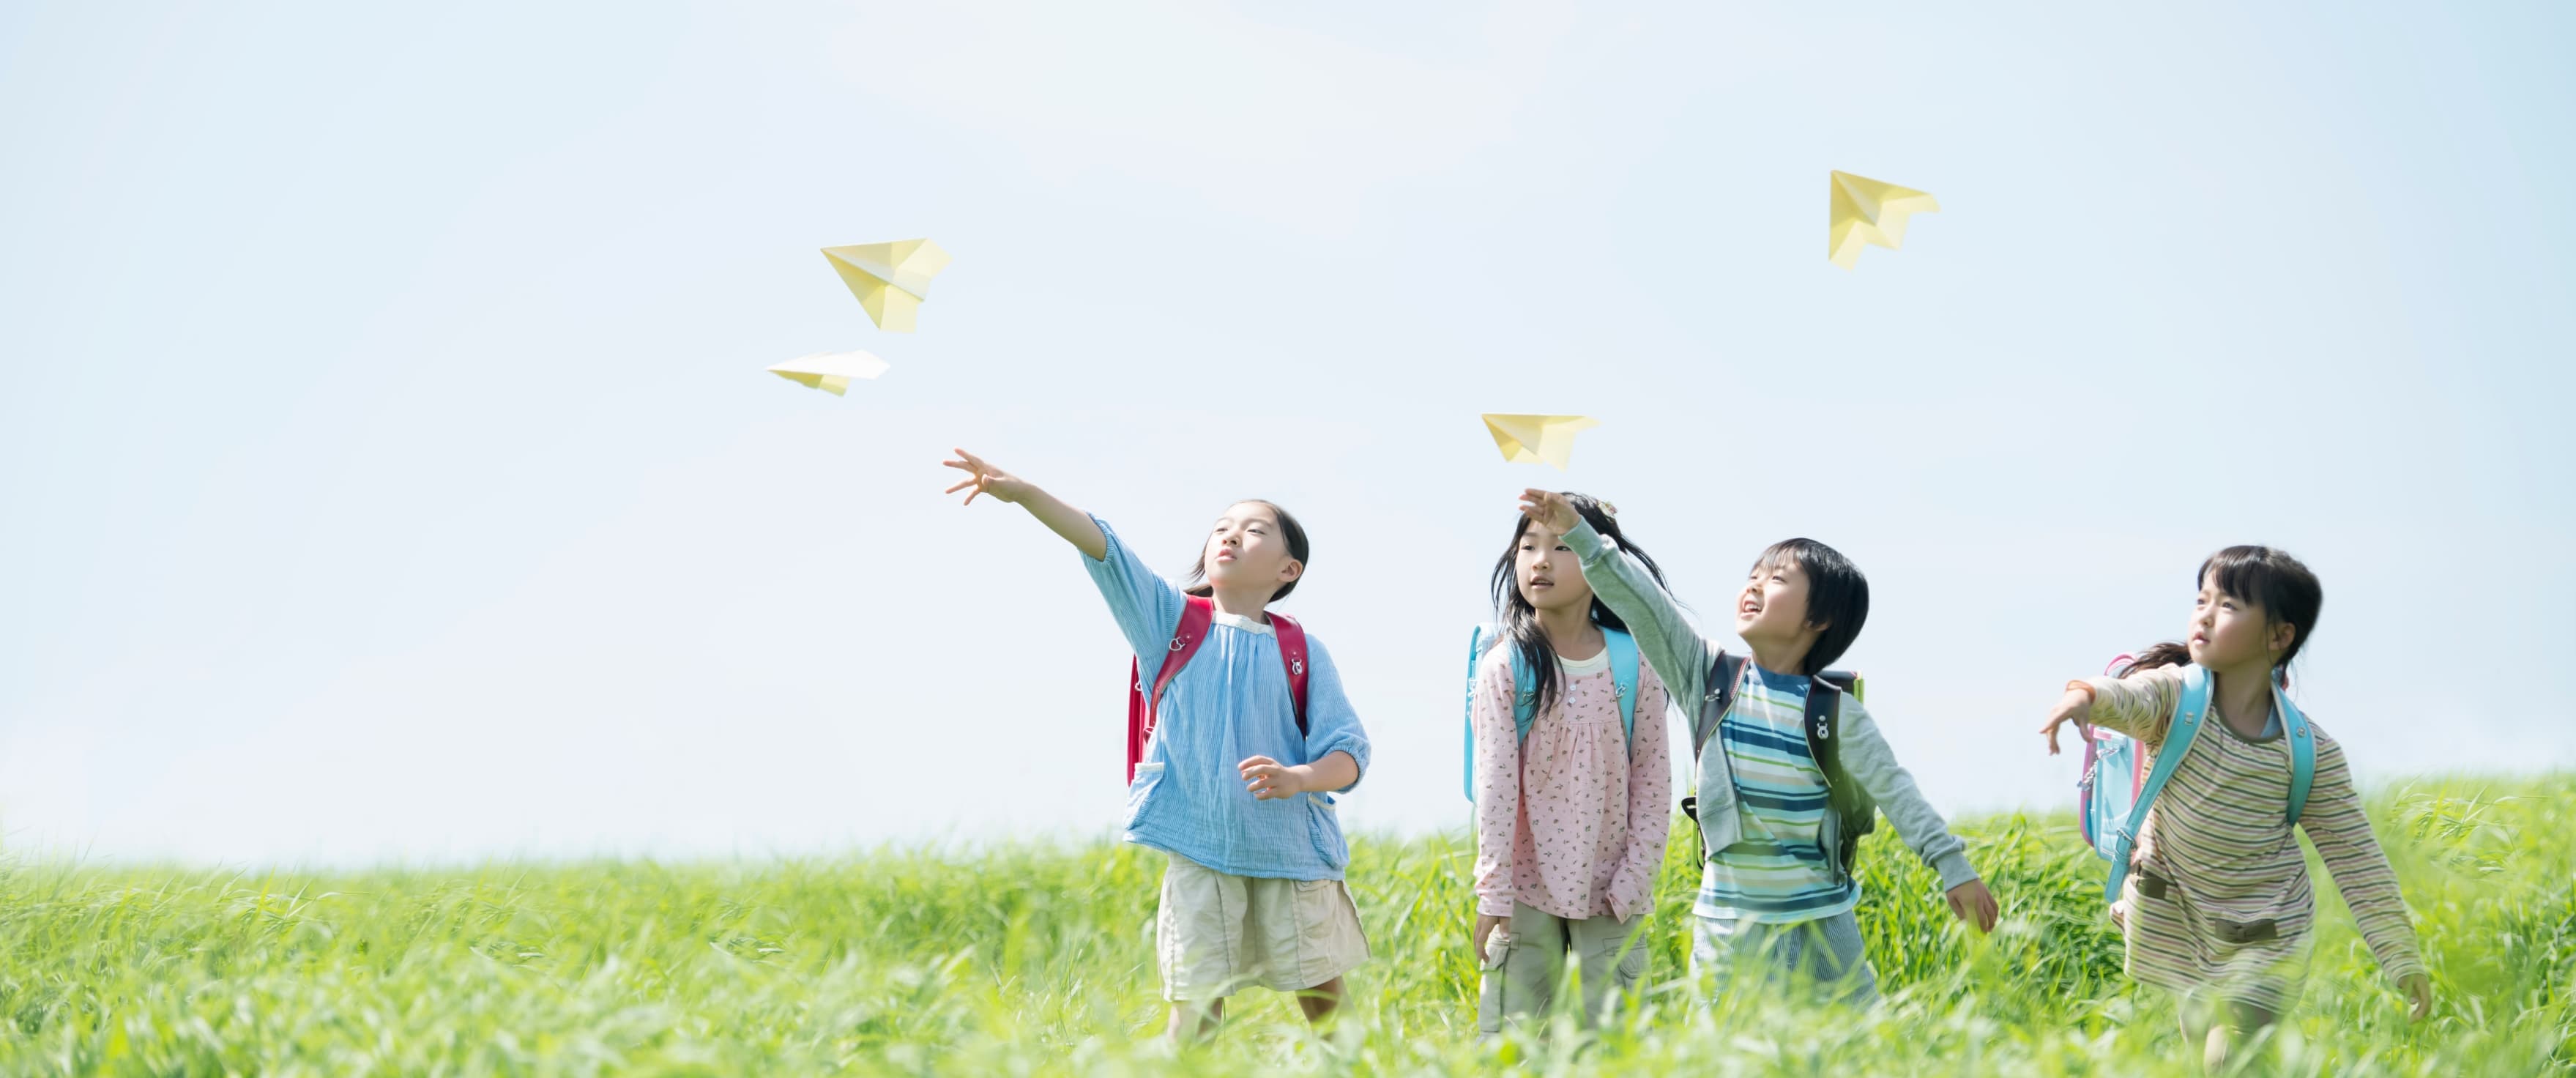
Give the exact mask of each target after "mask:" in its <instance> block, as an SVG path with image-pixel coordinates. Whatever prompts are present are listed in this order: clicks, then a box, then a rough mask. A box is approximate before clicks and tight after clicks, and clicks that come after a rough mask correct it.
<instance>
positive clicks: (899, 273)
mask: <svg viewBox="0 0 2576 1078" xmlns="http://www.w3.org/2000/svg"><path fill="white" fill-rule="evenodd" d="M823 257H824V258H825V259H826V260H828V261H830V262H831V263H832V272H834V273H838V274H840V275H841V282H842V283H844V284H847V285H849V286H850V294H851V295H854V296H857V297H859V306H861V307H865V308H867V309H868V317H869V318H870V319H872V320H874V321H875V322H876V324H877V328H878V329H882V330H885V331H887V332H890V333H910V332H912V319H913V316H914V315H916V314H918V313H920V311H921V299H922V293H925V292H928V291H930V279H931V278H933V277H937V276H939V271H941V270H944V269H947V268H948V252H946V251H942V250H940V249H939V245H938V244H936V243H932V242H930V241H929V240H896V241H895V242H893V243H861V244H855V245H852V246H849V247H826V248H823Z"/></svg>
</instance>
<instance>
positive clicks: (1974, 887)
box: [1949, 880, 2003, 932]
mask: <svg viewBox="0 0 2576 1078" xmlns="http://www.w3.org/2000/svg"><path fill="white" fill-rule="evenodd" d="M1949 897H1950V915H1951V916H1953V917H1956V918H1958V919H1960V920H1961V921H1965V922H1967V923H1969V924H1972V925H1975V926H1977V931H1979V932H1992V931H1994V930H1995V918H1996V917H1998V916H2001V915H2002V913H2003V910H2002V909H2001V908H1999V907H1997V906H1996V905H1995V894H1994V892H1992V891H1989V890H1986V881H1984V880H1969V881H1968V882H1966V883H1963V884H1960V885H1958V886H1957V887H1953V888H1951V889H1950V896H1949Z"/></svg>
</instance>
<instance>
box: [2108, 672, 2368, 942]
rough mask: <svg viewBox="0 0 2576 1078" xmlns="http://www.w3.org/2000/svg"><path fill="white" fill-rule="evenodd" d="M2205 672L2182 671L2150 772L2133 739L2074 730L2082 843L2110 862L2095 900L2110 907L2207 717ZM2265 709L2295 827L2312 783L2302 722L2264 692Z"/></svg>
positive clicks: (2293, 708)
mask: <svg viewBox="0 0 2576 1078" xmlns="http://www.w3.org/2000/svg"><path fill="white" fill-rule="evenodd" d="M2130 662H2131V659H2130V657H2129V656H2126V655H2122V656H2120V657H2119V658H2117V659H2113V660H2111V665H2110V667H2109V668H2107V669H2105V670H2104V671H2103V672H2104V673H2107V674H2112V675H2114V676H2118V675H2120V674H2124V673H2126V672H2127V670H2128V667H2129V664H2130ZM2209 685H2210V678H2209V671H2208V669H2207V668H2205V667H2202V666H2201V665H2200V664H2198V663H2193V664H2191V665H2189V666H2185V667H2183V669H2182V698H2181V700H2179V701H2177V702H2176V703H2175V705H2174V715H2173V723H2172V725H2171V726H2170V727H2169V728H2168V729H2167V730H2166V731H2165V741H2164V746H2163V748H2161V749H2160V750H2158V751H2157V752H2156V762H2155V766H2154V767H2153V768H2149V767H2147V765H2146V747H2145V746H2143V745H2141V744H2139V743H2138V741H2137V739H2135V738H2132V737H2128V736H2126V735H2124V734H2116V733H2113V732H2111V731H2109V730H2101V729H2096V728H2094V727H2093V726H2092V725H2090V724H2088V723H2082V722H2079V723H2076V724H2075V726H2076V731H2077V732H2078V733H2079V734H2080V735H2081V736H2082V737H2083V738H2084V779H2083V782H2082V784H2081V785H2080V786H2079V787H2078V790H2079V798H2078V800H2079V804H2080V805H2081V815H2082V816H2083V819H2084V839H2085V841H2087V842H2090V843H2092V845H2093V852H2095V853H2097V854H2100V855H2101V856H2102V857H2103V859H2105V860H2107V861H2109V862H2111V876H2110V879H2109V880H2108V881H2107V882H2105V883H2104V885H2103V888H2102V892H2103V895H2104V897H2106V898H2107V899H2109V900H2110V901H2113V902H2117V901H2119V900H2120V885H2121V884H2122V883H2123V882H2125V881H2126V880H2127V879H2128V878H2129V867H2130V866H2129V862H2130V860H2131V859H2132V858H2133V857H2135V856H2136V855H2137V846H2138V831H2139V829H2140V828H2143V827H2145V826H2146V823H2147V809H2148V808H2150V807H2152V806H2153V805H2154V804H2155V801H2156V795H2157V794H2158V793H2161V792H2163V790H2164V788H2165V780H2167V779H2170V778H2172V777H2173V772H2174V768H2175V767H2177V766H2179V765H2180V764H2181V763H2182V758H2183V756H2184V755H2186V754H2188V753H2189V752H2190V751H2191V743H2192V740H2193V739H2194V738H2195V737H2197V736H2198V735H2199V734H2200V727H2201V721H2202V720H2203V719H2205V718H2207V717H2208V714H2209ZM2272 701H2273V704H2274V706H2275V707H2276V708H2277V709H2278V710H2279V712H2280V715H2281V729H2282V733H2283V734H2284V735H2286V736H2287V737H2288V738H2289V742H2290V806H2289V822H2290V823H2291V825H2293V826H2296V825H2297V824H2298V822H2299V814H2300V812H2301V811H2302V810H2304V809H2306V808H2307V806H2308V787H2309V785H2310V784H2311V783H2312V782H2313V781H2314V780H2315V778H2316V770H2317V743H2316V738H2314V737H2312V736H2310V734H2309V732H2308V719H2307V716H2305V715H2302V714H2300V713H2299V708H2298V706H2297V705H2295V704H2293V703H2291V702H2290V697H2289V694H2288V693H2284V692H2282V691H2280V690H2279V689H2278V688H2275V689H2273V690H2272Z"/></svg>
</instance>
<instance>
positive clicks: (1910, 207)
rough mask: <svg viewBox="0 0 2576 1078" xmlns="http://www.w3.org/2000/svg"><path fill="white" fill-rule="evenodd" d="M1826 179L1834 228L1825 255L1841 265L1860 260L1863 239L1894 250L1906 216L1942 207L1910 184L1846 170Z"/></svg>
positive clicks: (1901, 236) (1849, 265)
mask: <svg viewBox="0 0 2576 1078" xmlns="http://www.w3.org/2000/svg"><path fill="white" fill-rule="evenodd" d="M1828 183H1829V185H1830V186H1831V187H1832V189H1833V208H1832V211H1831V219H1832V222H1833V232H1832V235H1831V237H1830V240H1831V242H1830V243H1829V244H1828V245H1827V246H1826V248H1825V257H1827V258H1830V259H1832V260H1833V263H1834V265H1837V266H1841V267H1842V268H1844V269H1850V268H1852V266H1853V265H1854V264H1856V263H1858V262H1859V261H1860V245H1861V244H1862V243H1875V244H1877V245H1879V246H1881V247H1885V248H1887V249H1888V250H1891V251H1893V250H1895V249H1896V248H1897V245H1899V244H1902V243H1904V242H1905V219H1906V218H1908V217H1912V216H1913V215H1915V214H1917V213H1932V212H1934V211H1936V210H1939V209H1940V208H1941V204H1940V203H1938V202H1935V201H1933V200H1932V196H1930V195H1927V194H1924V193H1923V192H1921V191H1917V190H1915V189H1913V188H1911V187H1898V186H1896V185H1895V184H1892V183H1880V182H1879V181H1877V180H1872V179H1867V178H1864V177H1860V176H1854V175H1852V174H1851V173H1848V172H1836V173H1834V174H1833V177H1832V179H1831V180H1830V181H1828Z"/></svg>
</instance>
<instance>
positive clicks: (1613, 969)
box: [1476, 903, 1646, 1034]
mask: <svg viewBox="0 0 2576 1078" xmlns="http://www.w3.org/2000/svg"><path fill="white" fill-rule="evenodd" d="M1644 922H1645V915H1644V914H1642V913H1640V914H1638V915H1637V916H1635V917H1631V918H1629V919H1627V920H1625V921H1621V920H1617V919H1615V918H1610V917H1594V918H1590V919H1588V920H1580V921H1577V920H1569V919H1566V918H1563V917H1559V916H1557V915H1555V914H1552V913H1548V912H1545V911H1543V910H1534V909H1531V908H1529V907H1528V906H1525V905H1521V904H1519V903H1514V904H1513V905H1512V919H1511V920H1510V921H1509V922H1508V923H1506V924H1504V925H1503V926H1502V927H1501V928H1497V929H1495V930H1494V934H1493V935H1492V936H1491V937H1489V938H1488V940H1487V942H1486V944H1485V972H1484V977H1483V978H1482V980H1483V983H1482V984H1481V985H1480V986H1479V988H1480V991H1479V993H1478V994H1479V999H1478V1000H1477V1004H1476V1028H1477V1030H1478V1031H1480V1032H1483V1033H1487V1034H1496V1033H1501V1032H1502V1031H1503V1026H1504V1025H1505V1024H1506V1023H1509V1024H1511V1025H1513V1026H1523V1025H1535V1024H1538V1023H1542V1022H1545V1021H1546V1019H1547V1014H1548V1011H1549V1010H1550V1009H1551V1008H1553V1007H1554V1006H1555V1004H1556V995H1557V986H1558V985H1560V984H1562V983H1563V982H1564V980H1565V964H1566V963H1565V960H1566V956H1567V955H1569V954H1570V955H1573V956H1574V959H1575V962H1576V968H1577V972H1578V975H1579V976H1580V978H1581V984H1582V994H1583V1009H1582V1011H1581V1012H1579V1013H1578V1014H1576V1016H1575V1021H1577V1022H1579V1023H1581V1024H1582V1025H1583V1026H1584V1027H1585V1028H1587V1029H1588V1028H1590V1027H1591V1026H1592V1025H1593V1024H1594V1023H1595V1022H1597V1021H1599V1020H1600V1018H1601V1014H1602V1009H1603V1008H1604V1007H1607V1006H1609V1005H1610V1004H1611V1003H1612V1002H1614V1001H1616V1000H1617V999H1618V998H1619V997H1620V996H1621V995H1624V994H1626V993H1627V991H1628V990H1629V989H1631V988H1634V987H1636V984H1637V982H1638V980H1640V979H1642V978H1643V977H1645V975H1646V941H1645V939H1644V937H1643V934H1642V933H1640V932H1638V931H1637V929H1638V928H1640V927H1642V926H1643V925H1644Z"/></svg>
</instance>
